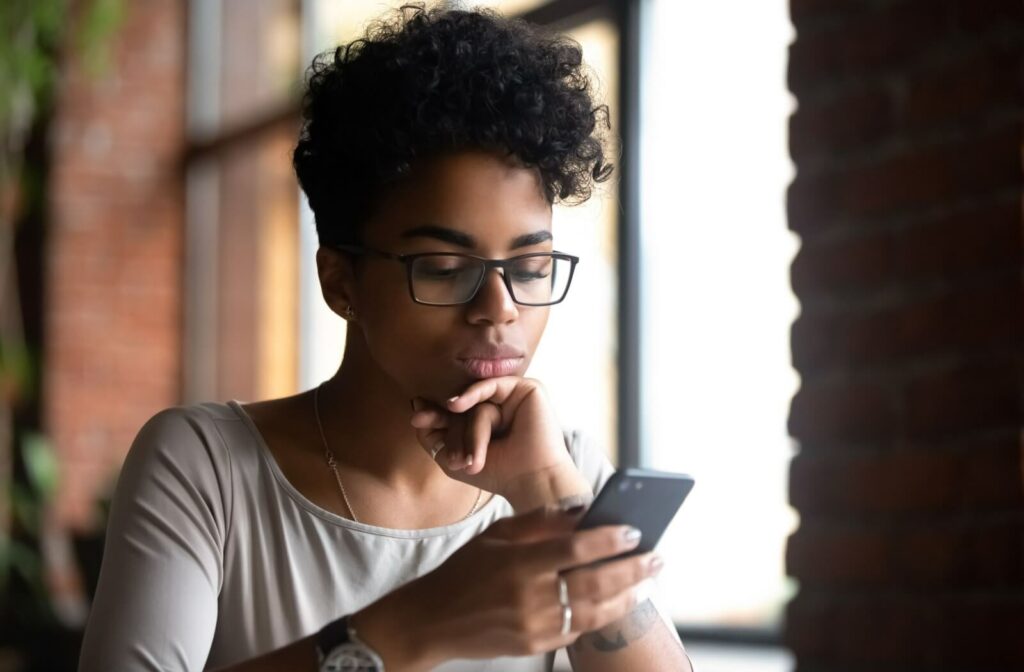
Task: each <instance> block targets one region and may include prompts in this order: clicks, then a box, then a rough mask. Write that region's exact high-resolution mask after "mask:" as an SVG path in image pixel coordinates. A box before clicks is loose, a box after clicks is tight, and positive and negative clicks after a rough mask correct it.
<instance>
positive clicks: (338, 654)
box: [320, 642, 381, 672]
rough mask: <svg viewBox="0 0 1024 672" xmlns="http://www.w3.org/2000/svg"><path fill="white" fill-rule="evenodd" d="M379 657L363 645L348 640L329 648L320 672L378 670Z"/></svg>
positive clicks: (364, 671)
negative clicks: (346, 642)
mask: <svg viewBox="0 0 1024 672" xmlns="http://www.w3.org/2000/svg"><path fill="white" fill-rule="evenodd" d="M378 661H379V659H378V658H377V656H375V655H374V654H373V653H371V652H370V651H368V650H367V649H366V647H365V646H362V645H360V644H355V643H352V642H349V643H348V644H341V645H339V646H336V647H334V648H333V649H331V652H330V653H328V654H327V657H326V658H324V662H323V665H321V666H320V672H356V670H361V671H362V672H366V670H380V669H381V668H380V667H379V666H378Z"/></svg>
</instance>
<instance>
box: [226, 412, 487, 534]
mask: <svg viewBox="0 0 1024 672" xmlns="http://www.w3.org/2000/svg"><path fill="white" fill-rule="evenodd" d="M228 407H229V408H231V409H232V411H234V412H235V414H236V415H237V416H238V417H239V418H240V419H241V421H242V424H244V425H245V427H246V428H247V429H248V431H249V433H250V434H252V437H253V439H254V440H255V442H256V445H257V446H259V450H260V453H261V454H262V457H263V461H264V462H265V463H266V465H267V467H268V468H269V469H270V471H271V473H273V474H274V479H275V480H276V481H277V483H278V485H279V486H280V487H281V488H282V489H283V490H284V491H285V492H286V493H287V494H288V496H289V497H291V498H292V499H293V500H295V502H296V503H297V504H298V505H299V506H301V507H302V508H304V509H306V510H307V511H308V512H310V513H312V514H313V515H315V516H317V517H318V518H321V519H323V520H325V521H327V522H328V523H331V524H333V525H337V526H340V527H347V528H349V529H352V530H356V531H359V532H365V533H367V534H375V535H378V536H385V537H398V538H402V539H422V538H427V537H442V536H450V535H452V534H454V533H456V532H461V531H462V530H463V529H465V528H468V527H471V526H473V525H475V524H476V523H477V522H478V521H479V520H480V518H481V516H482V515H483V514H484V513H485V512H490V510H491V509H493V508H495V507H496V506H497V502H498V501H499V500H500V499H501V495H499V494H497V493H493V494H492V496H491V498H490V499H489V500H488V501H487V503H486V504H484V505H483V506H481V507H480V508H479V509H477V510H476V511H474V512H473V514H472V515H470V516H468V517H466V518H463V519H462V520H459V521H456V522H454V523H449V524H448V525H441V526H438V527H423V528H418V529H399V528H393V527H381V526H378V525H370V524H368V523H360V522H358V521H355V520H352V519H350V518H345V517H344V516H339V515H338V514H336V513H334V512H332V511H328V510H327V509H325V508H323V507H321V506H319V505H317V504H316V503H314V502H313V501H312V500H310V499H308V498H307V497H306V496H305V495H303V494H302V493H301V492H299V489H298V488H296V487H295V486H294V485H292V483H291V481H289V480H288V477H287V476H285V475H284V472H283V471H282V470H281V466H280V465H279V464H278V463H277V459H276V458H275V457H274V454H273V453H272V452H271V451H270V447H269V446H268V445H267V442H266V440H265V439H264V438H263V434H261V433H260V430H259V427H257V426H256V423H255V422H254V421H253V419H252V417H251V416H250V415H249V413H248V412H246V410H245V409H244V408H242V402H240V401H238V400H236V399H232V400H230V401H228Z"/></svg>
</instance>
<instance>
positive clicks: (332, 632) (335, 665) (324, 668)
mask: <svg viewBox="0 0 1024 672" xmlns="http://www.w3.org/2000/svg"><path fill="white" fill-rule="evenodd" d="M316 653H317V658H318V660H319V663H320V672H356V671H357V670H358V671H359V672H366V671H367V670H369V671H370V672H384V661H383V660H381V658H380V654H379V653H377V652H376V651H374V650H373V649H372V648H370V647H369V646H367V645H366V643H364V642H362V641H360V640H359V638H358V637H357V636H356V631H355V628H353V627H352V625H351V623H350V622H349V617H348V616H342V617H341V618H339V619H338V620H336V621H331V622H330V623H328V624H327V625H325V626H324V627H323V628H322V629H321V630H320V632H319V633H317V636H316Z"/></svg>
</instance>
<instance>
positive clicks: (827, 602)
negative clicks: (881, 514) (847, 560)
mask: <svg viewBox="0 0 1024 672" xmlns="http://www.w3.org/2000/svg"><path fill="white" fill-rule="evenodd" d="M786 622H787V628H786V636H785V643H786V644H787V646H788V647H789V648H790V649H792V650H793V651H794V653H795V654H796V656H797V658H798V659H800V660H802V659H804V658H807V659H810V660H814V661H816V662H817V663H819V664H820V663H826V664H831V666H832V667H830V668H829V669H833V667H834V666H836V665H843V664H846V665H849V664H851V663H861V664H862V665H863V664H870V665H872V666H874V665H894V664H904V665H906V667H905V668H902V669H927V668H922V667H919V666H927V665H931V666H932V667H931V668H930V669H962V668H959V667H958V668H951V666H953V665H957V666H969V667H968V668H966V669H999V670H1011V669H1019V668H1018V667H1016V666H1020V665H1024V638H1021V637H1020V636H1019V635H1020V633H1021V632H1024V598H1022V597H1020V596H1019V595H1016V594H1010V595H1005V596H999V597H995V596H993V597H989V598H985V599H979V598H973V597H970V596H950V595H936V596H923V595H899V594H885V595H875V594H863V595H859V596H855V597H854V596H850V597H831V596H828V595H825V594H821V593H817V592H815V593H807V594H804V593H803V592H802V593H801V594H800V595H798V596H797V598H796V599H795V600H794V601H793V602H792V603H790V605H789V607H788V609H787V612H786ZM872 669H880V668H875V667H872Z"/></svg>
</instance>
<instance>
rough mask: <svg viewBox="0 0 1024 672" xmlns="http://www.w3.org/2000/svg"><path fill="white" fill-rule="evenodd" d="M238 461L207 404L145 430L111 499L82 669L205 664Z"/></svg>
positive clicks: (162, 416) (172, 413)
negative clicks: (233, 464) (234, 462)
mask: <svg viewBox="0 0 1024 672" xmlns="http://www.w3.org/2000/svg"><path fill="white" fill-rule="evenodd" d="M230 471H231V464H230V460H229V457H228V453H227V450H226V448H225V446H224V443H223V441H222V440H221V439H220V434H219V432H218V431H217V428H216V425H215V424H214V422H213V420H212V418H211V417H210V416H209V414H208V413H207V412H206V411H204V410H202V408H201V407H191V408H176V409H169V410H166V411H163V412H161V413H159V414H157V415H156V416H154V417H153V418H152V419H151V420H150V421H149V422H147V423H146V425H145V426H144V427H143V428H142V429H141V430H140V432H139V434H138V436H137V437H136V439H135V441H134V443H133V444H132V447H131V449H130V450H129V452H128V456H127V458H126V459H125V462H124V465H123V467H122V469H121V474H120V477H119V479H118V482H117V487H116V489H115V493H114V498H113V502H112V504H111V510H110V519H109V521H108V524H107V536H106V542H105V547H104V556H103V564H102V567H101V570H100V576H99V584H98V586H97V591H96V598H95V601H94V603H93V605H92V609H91V611H90V614H89V620H88V623H87V624H86V631H85V638H84V642H83V645H82V653H81V657H80V659H79V670H80V671H81V672H94V671H97V672H98V671H100V670H153V671H156V670H161V671H170V670H173V671H175V672H178V671H181V672H185V671H189V672H192V671H199V670H202V669H203V667H204V665H205V664H206V659H207V656H208V654H209V651H210V645H211V643H212V641H213V635H214V631H215V629H216V625H217V597H218V594H219V592H220V588H221V584H222V580H223V548H224V542H225V539H226V535H227V528H228V525H229V524H230V513H231V512H230V501H231V497H230V494H231V493H230V490H231V486H230V483H231V474H230Z"/></svg>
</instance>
